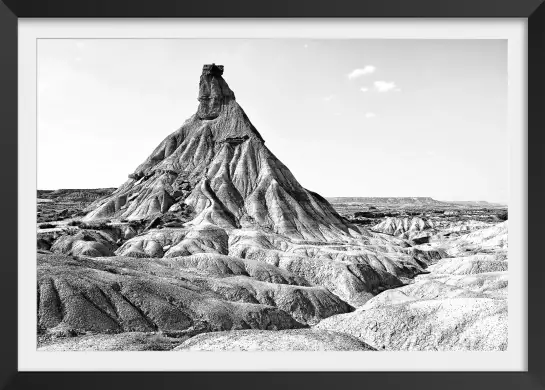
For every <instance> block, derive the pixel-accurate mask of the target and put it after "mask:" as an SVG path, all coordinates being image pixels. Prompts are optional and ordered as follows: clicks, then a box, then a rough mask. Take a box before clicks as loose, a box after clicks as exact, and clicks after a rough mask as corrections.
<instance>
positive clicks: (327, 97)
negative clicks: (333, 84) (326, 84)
mask: <svg viewBox="0 0 545 390" xmlns="http://www.w3.org/2000/svg"><path fill="white" fill-rule="evenodd" d="M333 99H335V95H329V96H326V97H325V98H324V102H330V101H332V100H333Z"/></svg>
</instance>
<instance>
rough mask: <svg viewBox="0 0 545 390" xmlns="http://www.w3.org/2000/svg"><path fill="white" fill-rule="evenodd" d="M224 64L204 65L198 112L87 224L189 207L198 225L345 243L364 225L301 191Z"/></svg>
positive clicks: (94, 208)
mask: <svg viewBox="0 0 545 390" xmlns="http://www.w3.org/2000/svg"><path fill="white" fill-rule="evenodd" d="M222 74H223V67H221V66H216V65H210V66H208V65H205V67H204V68H203V74H202V75H201V80H200V84H199V107H198V109H197V113H196V114H195V115H193V116H192V117H191V118H190V119H188V120H187V121H186V122H185V123H184V124H183V125H182V127H181V128H180V129H178V130H177V131H175V132H174V133H172V134H171V135H169V136H168V137H167V138H166V139H165V140H164V141H163V142H162V143H161V144H160V145H159V146H158V147H157V148H156V149H155V150H154V151H153V153H152V154H151V155H150V156H149V157H148V158H147V159H146V161H144V162H143V163H142V164H141V165H140V166H139V167H138V168H137V169H136V170H135V172H134V174H132V175H131V178H130V179H129V180H128V181H127V182H126V183H125V184H123V185H122V186H121V187H120V188H118V189H117V190H116V191H115V192H114V193H113V194H112V195H111V196H108V197H106V198H104V199H101V200H99V201H96V202H95V203H93V204H92V205H91V206H89V208H88V209H87V210H88V213H87V215H86V216H85V218H84V219H85V220H96V219H104V218H109V219H111V218H126V219H129V220H134V219H146V218H152V217H153V216H156V215H161V214H164V213H166V212H167V211H168V210H169V209H170V210H173V208H174V209H175V207H176V205H177V204H180V203H183V204H184V205H186V206H187V207H189V208H190V209H191V210H192V211H193V212H194V215H195V217H194V219H193V222H192V223H193V224H194V225H198V224H201V223H203V222H205V223H210V224H214V225H217V226H220V227H222V228H226V229H236V228H240V227H246V226H253V227H255V228H258V229H268V230H271V231H274V232H276V233H279V234H283V235H287V236H290V237H293V238H298V239H304V240H318V241H327V240H332V239H334V240H347V239H350V238H353V237H357V236H358V235H359V231H358V228H356V227H355V226H353V225H351V224H350V223H348V222H347V221H345V220H343V219H342V218H341V217H340V216H339V215H338V214H337V213H336V212H335V210H334V209H333V208H332V207H331V205H330V204H329V203H328V202H327V201H326V200H325V199H324V198H322V197H320V196H319V195H317V194H315V193H313V192H310V191H308V190H306V189H305V188H303V187H302V186H301V185H300V184H299V183H298V182H297V180H296V179H295V177H294V176H293V175H292V173H291V172H290V171H289V169H288V168H287V167H286V166H285V165H284V164H282V163H281V162H280V161H279V160H278V159H277V158H276V157H275V156H274V155H273V154H272V152H271V151H270V150H269V149H268V148H267V147H266V146H265V143H264V140H263V138H262V137H261V135H260V134H259V133H258V131H257V130H256V129H255V127H254V126H253V125H252V123H251V122H250V120H249V119H248V117H247V115H246V114H245V113H244V111H243V110H242V108H241V107H240V106H239V105H238V103H237V102H236V100H235V96H234V93H233V92H232V91H231V89H230V88H229V86H228V85H227V83H226V82H225V80H224V79H223V77H222Z"/></svg>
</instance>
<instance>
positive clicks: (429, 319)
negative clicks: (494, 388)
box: [37, 65, 508, 351]
mask: <svg viewBox="0 0 545 390" xmlns="http://www.w3.org/2000/svg"><path fill="white" fill-rule="evenodd" d="M222 75H223V67H221V66H216V65H205V66H204V67H203V73H202V75H201V78H200V84H199V107H198V109H197V112H196V113H195V114H194V115H193V116H192V117H191V118H189V119H188V120H187V121H186V122H185V123H184V124H183V125H182V126H181V127H180V128H179V129H178V130H177V131H175V132H174V133H172V134H171V135H169V136H168V137H167V138H166V139H165V140H164V141H163V142H161V144H160V145H158V146H157V147H156V148H155V149H154V150H153V151H152V153H151V154H150V155H149V157H148V158H147V159H145V160H144V161H143V162H142V164H141V165H140V166H138V167H136V169H135V170H134V172H132V173H130V175H129V178H128V180H127V181H126V182H125V183H124V184H122V185H121V186H120V187H119V188H103V189H65V190H39V191H38V196H37V197H38V217H37V218H38V229H37V257H38V258H37V264H38V280H37V299H38V314H37V315H38V329H37V333H38V345H37V348H38V349H39V350H48V351H71V350H108V351H111V350H164V351H167V350H171V351H186V350H190V351H193V350H260V351H273V350H308V351H315V350H332V351H346V350H361V351H397V350H441V351H443V350H506V349H507V337H508V332H507V291H508V290H507V285H508V267H507V248H508V221H507V217H508V215H507V206H505V205H499V204H490V203H487V202H471V201H468V202H446V201H437V200H434V199H432V198H407V197H405V198H395V197H392V198H365V197H352V198H346V197H345V198H343V197H339V198H328V199H325V198H323V197H322V196H320V195H319V194H317V193H314V192H312V191H309V190H307V189H305V188H303V187H302V186H301V185H300V184H299V182H298V181H297V180H296V179H295V177H294V176H293V175H292V173H291V172H290V171H289V169H288V168H287V167H286V166H285V165H284V164H282V162H280V161H279V160H278V159H277V158H276V157H275V155H274V154H273V153H272V152H271V151H270V150H269V149H268V148H267V147H266V146H265V140H264V139H263V138H262V137H261V135H260V134H259V132H258V131H257V129H256V128H255V127H254V126H253V125H252V123H251V122H250V120H249V119H248V116H247V115H246V114H245V112H244V111H243V110H242V108H241V107H240V106H239V105H238V103H237V102H236V99H235V95H234V93H233V91H232V90H231V89H230V88H229V86H228V85H227V83H226V82H225V80H224V79H223V76H222ZM142 157H145V156H142Z"/></svg>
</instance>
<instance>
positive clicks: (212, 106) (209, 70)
mask: <svg viewBox="0 0 545 390" xmlns="http://www.w3.org/2000/svg"><path fill="white" fill-rule="evenodd" d="M222 74H223V65H216V64H211V65H204V66H203V69H202V75H201V81H200V83H199V98H198V100H199V108H198V110H197V116H198V117H199V118H200V119H215V118H217V117H218V116H219V115H220V112H221V110H222V107H223V106H224V105H225V104H227V103H229V102H230V101H231V100H235V94H234V93H233V91H231V89H230V88H229V86H228V85H227V83H226V82H225V80H224V79H223V77H221V75H222Z"/></svg>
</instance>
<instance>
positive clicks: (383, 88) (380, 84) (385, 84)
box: [374, 81, 401, 92]
mask: <svg viewBox="0 0 545 390" xmlns="http://www.w3.org/2000/svg"><path fill="white" fill-rule="evenodd" d="M374 85H375V89H376V90H377V91H378V92H389V91H394V90H395V91H401V89H400V88H398V87H397V85H396V83H394V82H393V81H375V83H374Z"/></svg>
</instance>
